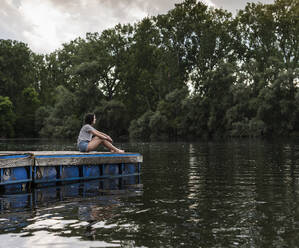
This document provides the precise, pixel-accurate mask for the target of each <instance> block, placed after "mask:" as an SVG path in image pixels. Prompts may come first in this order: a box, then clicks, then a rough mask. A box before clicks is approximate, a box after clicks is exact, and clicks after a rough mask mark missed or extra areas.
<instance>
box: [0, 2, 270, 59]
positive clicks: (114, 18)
mask: <svg viewBox="0 0 299 248" xmlns="http://www.w3.org/2000/svg"><path fill="white" fill-rule="evenodd" d="M248 1H250V2H261V3H273V2H274V0H203V2H204V3H206V4H207V5H209V6H213V7H216V8H224V9H227V10H228V11H230V12H232V13H235V12H236V11H237V10H238V9H243V8H244V6H245V5H246V2H248ZM180 2H182V0H0V39H13V40H18V41H22V42H24V43H26V44H28V45H29V47H30V48H31V49H32V50H33V51H34V52H36V53H43V54H45V53H50V52H53V51H54V50H55V49H58V48H61V45H62V44H63V43H66V42H69V41H70V40H73V39H75V38H77V37H79V36H80V37H82V38H84V37H85V34H86V33H87V32H99V33H100V32H101V31H103V30H104V29H106V28H112V27H114V26H115V25H116V24H118V23H122V24H125V23H134V22H136V21H139V20H141V19H142V18H143V17H145V16H152V15H157V14H163V13H166V12H167V11H168V10H170V9H172V8H174V4H175V3H180Z"/></svg>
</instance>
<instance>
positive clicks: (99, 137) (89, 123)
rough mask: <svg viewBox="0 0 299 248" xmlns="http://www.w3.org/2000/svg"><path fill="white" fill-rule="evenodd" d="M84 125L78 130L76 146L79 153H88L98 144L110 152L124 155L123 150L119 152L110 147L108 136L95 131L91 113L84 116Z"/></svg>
mask: <svg viewBox="0 0 299 248" xmlns="http://www.w3.org/2000/svg"><path fill="white" fill-rule="evenodd" d="M84 123H85V124H84V125H83V127H82V128H81V130H80V133H79V136H78V140H77V145H78V148H79V151H80V152H90V151H94V150H96V149H97V147H98V146H99V145H100V144H103V145H104V146H105V147H107V148H108V149H109V150H110V152H114V153H124V150H120V149H118V148H116V147H115V146H113V145H112V139H111V138H110V136H109V135H107V134H105V133H102V132H100V131H98V130H96V129H95V128H94V127H93V125H94V124H95V123H96V116H95V114H93V113H89V114H87V115H86V116H85V119H84Z"/></svg>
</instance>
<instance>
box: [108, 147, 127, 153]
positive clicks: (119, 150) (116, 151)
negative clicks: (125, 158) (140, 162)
mask: <svg viewBox="0 0 299 248" xmlns="http://www.w3.org/2000/svg"><path fill="white" fill-rule="evenodd" d="M110 152H113V153H125V151H124V150H121V149H118V148H116V149H115V150H110Z"/></svg>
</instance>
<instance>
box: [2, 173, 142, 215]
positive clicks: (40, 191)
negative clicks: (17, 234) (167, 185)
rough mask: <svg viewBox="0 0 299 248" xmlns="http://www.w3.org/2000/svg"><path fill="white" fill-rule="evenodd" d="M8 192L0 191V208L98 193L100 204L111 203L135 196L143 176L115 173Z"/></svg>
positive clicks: (37, 204)
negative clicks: (108, 176) (118, 174)
mask: <svg viewBox="0 0 299 248" xmlns="http://www.w3.org/2000/svg"><path fill="white" fill-rule="evenodd" d="M10 190H11V192H6V193H4V194H2V195H0V212H1V211H4V210H9V211H11V210H14V209H15V210H17V209H22V208H35V207H39V206H41V205H44V204H46V205H48V204H50V203H55V202H59V201H65V200H71V201H72V200H74V199H83V198H91V197H97V199H99V200H101V204H104V205H105V204H111V200H113V199H114V198H115V196H117V197H121V196H122V195H123V196H125V197H127V196H136V195H138V194H140V192H141V191H142V184H140V176H139V175H137V176H127V177H115V178H108V179H100V180H90V181H85V182H76V183H71V184H65V185H59V186H50V187H41V188H40V187H36V188H32V189H31V190H24V191H22V192H19V193H15V191H13V189H12V188H11V189H10Z"/></svg>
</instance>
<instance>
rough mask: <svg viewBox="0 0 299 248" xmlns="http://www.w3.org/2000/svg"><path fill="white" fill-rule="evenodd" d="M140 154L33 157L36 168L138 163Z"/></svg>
mask: <svg viewBox="0 0 299 248" xmlns="http://www.w3.org/2000/svg"><path fill="white" fill-rule="evenodd" d="M142 160H143V159H142V156H141V155H140V154H127V155H119V154H114V155H108V154H92V155H91V154H90V155H87V154H80V155H69V154H65V155H60V156H59V155H38V156H35V165H36V166H52V165H89V164H120V163H140V162H142Z"/></svg>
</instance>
